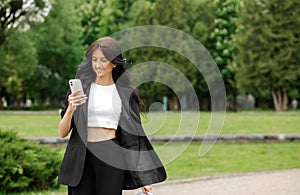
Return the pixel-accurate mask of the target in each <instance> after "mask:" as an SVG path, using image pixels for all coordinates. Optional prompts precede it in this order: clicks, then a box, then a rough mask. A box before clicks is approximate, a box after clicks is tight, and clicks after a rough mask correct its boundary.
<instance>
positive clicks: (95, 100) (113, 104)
mask: <svg viewBox="0 0 300 195" xmlns="http://www.w3.org/2000/svg"><path fill="white" fill-rule="evenodd" d="M88 101H89V103H88V127H104V128H113V129H117V127H118V122H119V119H120V114H121V108H122V101H121V98H120V96H119V93H118V91H117V88H116V85H115V84H112V85H97V84H96V83H92V84H91V89H90V94H89V98H88Z"/></svg>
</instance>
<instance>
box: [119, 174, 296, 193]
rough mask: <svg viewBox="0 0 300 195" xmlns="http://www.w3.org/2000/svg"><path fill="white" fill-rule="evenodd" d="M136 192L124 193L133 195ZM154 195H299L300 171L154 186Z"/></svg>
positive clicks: (213, 178)
mask: <svg viewBox="0 0 300 195" xmlns="http://www.w3.org/2000/svg"><path fill="white" fill-rule="evenodd" d="M138 191H140V189H139V190H128V191H124V192H123V195H135V194H136V193H137V192H138ZM152 193H153V194H154V195H194V194H197V195H202V194H203V195H240V194H243V195H250V194H251V195H256V194H257V195H299V194H300V169H290V170H282V171H271V172H259V173H246V174H240V175H228V176H221V177H202V178H195V179H190V180H181V181H179V180H178V181H170V182H163V183H160V184H154V185H153V190H152Z"/></svg>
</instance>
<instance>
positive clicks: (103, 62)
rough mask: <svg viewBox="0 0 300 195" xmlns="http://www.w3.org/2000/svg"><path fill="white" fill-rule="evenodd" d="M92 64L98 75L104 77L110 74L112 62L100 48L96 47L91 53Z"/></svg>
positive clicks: (112, 66)
mask: <svg viewBox="0 0 300 195" xmlns="http://www.w3.org/2000/svg"><path fill="white" fill-rule="evenodd" d="M92 66H93V69H94V71H95V73H96V74H97V76H98V77H106V76H110V75H112V69H113V68H114V64H112V63H111V62H110V61H109V60H107V59H106V58H105V56H104V55H103V53H102V51H101V50H100V49H96V50H94V51H93V53H92Z"/></svg>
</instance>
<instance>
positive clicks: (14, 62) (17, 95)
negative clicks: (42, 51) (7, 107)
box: [0, 30, 38, 109]
mask: <svg viewBox="0 0 300 195" xmlns="http://www.w3.org/2000/svg"><path fill="white" fill-rule="evenodd" d="M0 51H1V52H0V58H1V63H0V76H1V77H0V87H1V94H2V95H4V96H6V97H7V100H8V101H9V102H13V101H16V102H17V108H18V109H21V102H22V100H23V98H25V97H26V93H27V92H28V90H29V87H30V80H31V79H32V78H33V77H34V76H35V75H34V73H35V70H36V69H37V64H38V61H37V52H36V48H35V45H34V42H33V41H32V37H31V35H30V33H28V32H20V31H18V30H11V31H10V33H9V35H8V37H7V42H6V44H5V45H2V46H1V47H0Z"/></svg>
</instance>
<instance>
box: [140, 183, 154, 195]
mask: <svg viewBox="0 0 300 195" xmlns="http://www.w3.org/2000/svg"><path fill="white" fill-rule="evenodd" d="M151 190H152V186H151V185H147V186H143V187H142V191H143V193H144V194H148V193H149V192H150V191H151Z"/></svg>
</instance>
